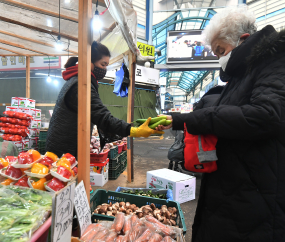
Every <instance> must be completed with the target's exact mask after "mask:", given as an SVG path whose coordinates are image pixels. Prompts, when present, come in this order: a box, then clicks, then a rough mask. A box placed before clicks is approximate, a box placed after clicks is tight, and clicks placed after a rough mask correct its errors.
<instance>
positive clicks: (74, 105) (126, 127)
mask: <svg viewBox="0 0 285 242" xmlns="http://www.w3.org/2000/svg"><path fill="white" fill-rule="evenodd" d="M77 100H78V84H77V83H76V84H74V86H73V87H71V88H70V90H69V91H68V92H67V94H66V96H65V103H66V106H67V107H68V108H69V109H70V110H72V111H74V112H77V109H78V101H77ZM91 122H92V123H93V124H95V125H97V127H98V129H101V130H103V132H104V133H113V134H118V135H120V136H123V137H126V136H129V135H130V130H131V124H128V123H126V122H125V121H123V120H120V119H117V118H115V117H114V116H113V115H112V114H111V113H110V111H109V110H108V109H107V108H106V107H105V106H104V104H103V103H102V101H101V99H100V97H99V94H98V93H97V91H96V90H95V89H94V88H92V89H91Z"/></svg>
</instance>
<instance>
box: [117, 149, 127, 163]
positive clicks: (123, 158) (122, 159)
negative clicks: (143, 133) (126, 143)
mask: <svg viewBox="0 0 285 242" xmlns="http://www.w3.org/2000/svg"><path fill="white" fill-rule="evenodd" d="M126 160H127V151H123V152H122V153H121V154H120V156H119V161H120V162H121V163H124V162H125V161H126Z"/></svg>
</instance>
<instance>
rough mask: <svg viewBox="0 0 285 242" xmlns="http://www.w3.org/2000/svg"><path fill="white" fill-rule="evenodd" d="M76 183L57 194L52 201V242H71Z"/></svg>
mask: <svg viewBox="0 0 285 242" xmlns="http://www.w3.org/2000/svg"><path fill="white" fill-rule="evenodd" d="M74 190H75V182H73V183H71V184H70V185H68V186H66V187H65V188H63V189H62V190H61V191H59V192H58V193H56V194H55V196H54V197H53V201H52V241H53V242H70V241H71V233H72V220H73V200H74Z"/></svg>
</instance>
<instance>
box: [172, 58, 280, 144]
mask: <svg viewBox="0 0 285 242" xmlns="http://www.w3.org/2000/svg"><path fill="white" fill-rule="evenodd" d="M275 65H279V68H276V66H275V67H270V66H268V67H267V68H265V69H266V70H265V71H261V72H260V74H259V75H258V76H256V78H255V80H257V81H256V83H255V84H254V87H253V90H252V94H251V98H250V103H249V104H246V105H243V106H230V105H221V106H214V107H208V108H203V109H201V110H197V111H195V112H192V113H189V114H181V115H178V116H173V129H181V128H182V126H183V124H184V122H185V123H186V126H187V130H188V132H189V133H191V134H194V135H195V134H196V135H197V134H214V135H216V136H217V137H221V138H227V139H247V140H248V139H251V140H256V139H266V138H270V137H277V136H278V135H280V134H281V133H283V132H281V131H282V130H283V129H284V120H285V114H284V109H285V82H284V78H283V77H284V76H285V69H284V67H283V66H282V64H281V63H280V64H276V62H275ZM269 70H274V72H273V71H269Z"/></svg>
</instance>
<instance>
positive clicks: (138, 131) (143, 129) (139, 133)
mask: <svg viewBox="0 0 285 242" xmlns="http://www.w3.org/2000/svg"><path fill="white" fill-rule="evenodd" d="M150 120H151V118H148V119H147V120H146V121H145V122H144V123H143V124H142V125H141V126H140V127H138V128H135V127H131V134H130V136H131V137H145V138H147V137H149V136H150V135H151V134H164V132H163V131H157V130H153V129H151V128H149V127H148V124H149V122H150Z"/></svg>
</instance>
